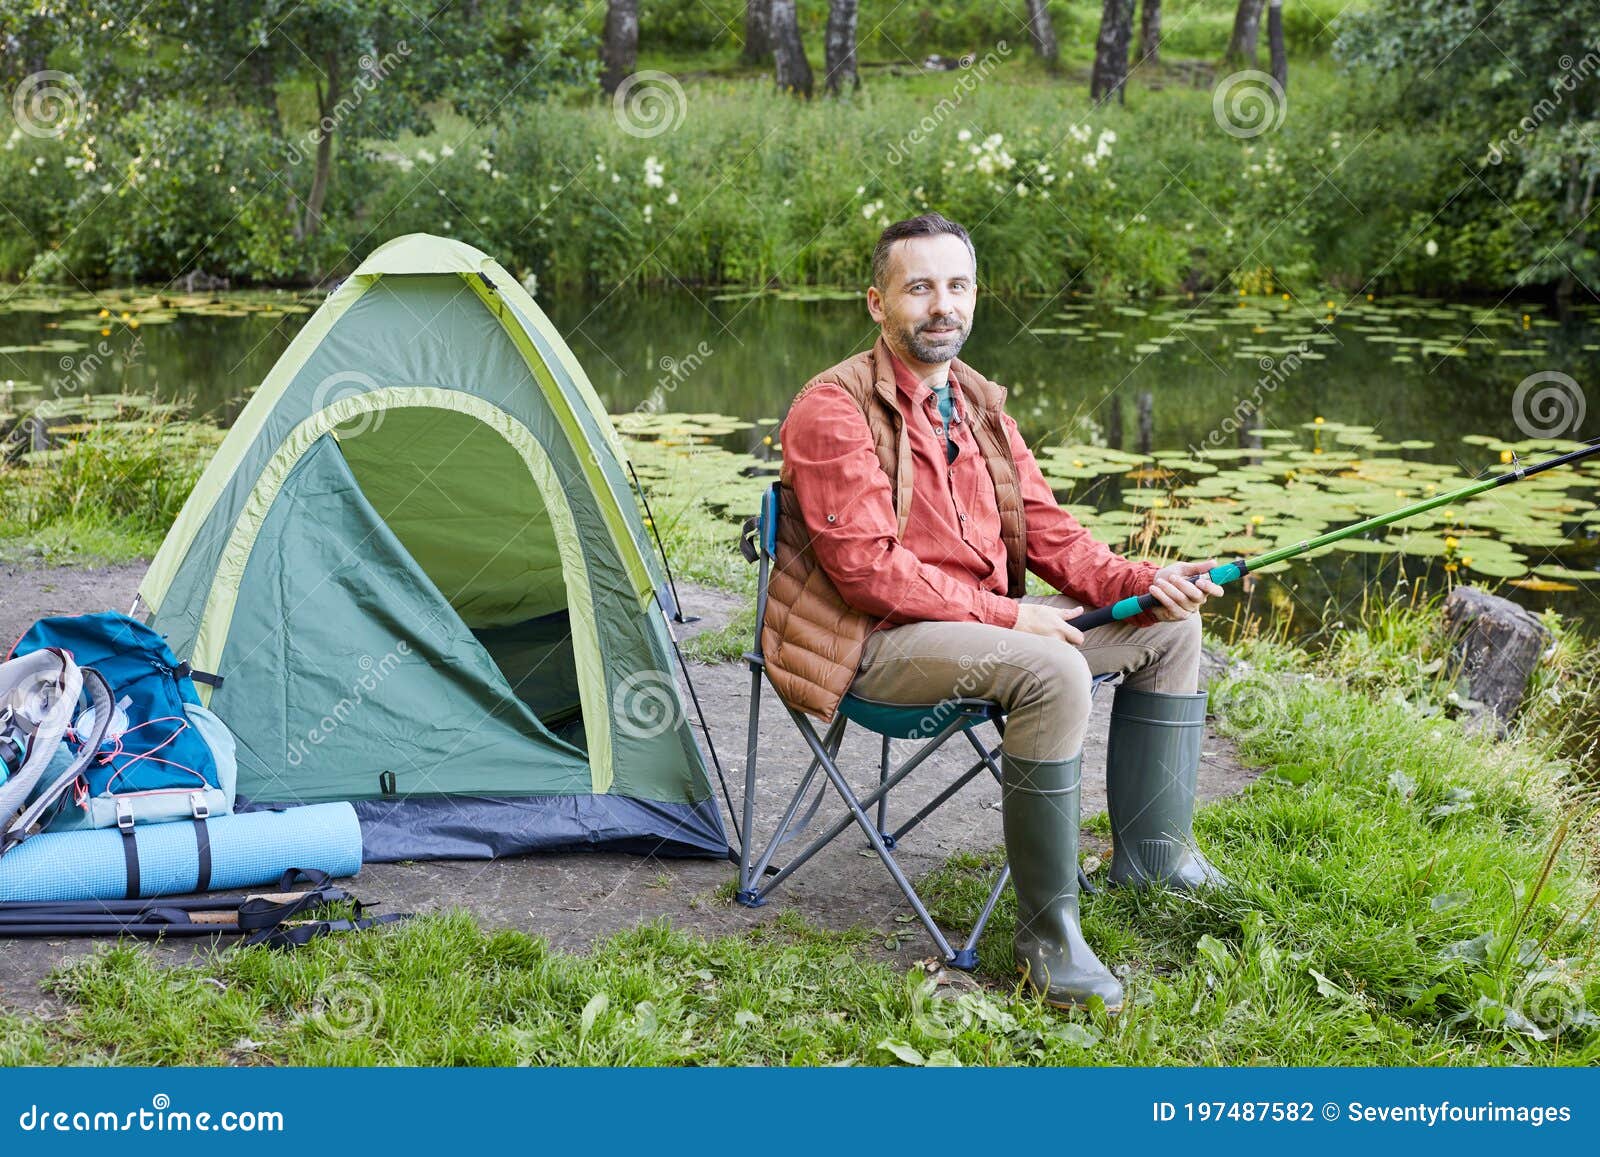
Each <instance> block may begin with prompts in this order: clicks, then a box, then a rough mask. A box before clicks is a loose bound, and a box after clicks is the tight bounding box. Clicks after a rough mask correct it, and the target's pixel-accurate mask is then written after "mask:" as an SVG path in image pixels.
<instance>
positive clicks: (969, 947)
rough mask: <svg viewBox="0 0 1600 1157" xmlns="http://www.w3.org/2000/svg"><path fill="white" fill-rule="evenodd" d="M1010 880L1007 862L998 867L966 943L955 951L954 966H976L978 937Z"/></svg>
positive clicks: (1009, 868)
mask: <svg viewBox="0 0 1600 1157" xmlns="http://www.w3.org/2000/svg"><path fill="white" fill-rule="evenodd" d="M1010 882H1011V865H1010V864H1007V865H1006V866H1005V867H1003V868H1001V869H1000V876H999V878H998V879H996V880H995V882H994V887H993V888H990V889H989V898H988V899H987V900H986V901H984V904H983V911H982V912H979V913H978V922H977V923H976V924H974V925H973V926H972V935H970V936H968V937H967V942H966V944H965V945H963V946H962V948H961V951H960V952H957V953H956V957H955V960H954V961H953V963H954V965H955V967H957V968H961V969H965V970H966V971H968V972H970V971H971V970H972V969H974V968H976V967H978V938H979V937H981V936H982V935H983V930H984V929H985V928H987V927H988V926H989V917H990V916H993V915H994V906H995V905H996V904H997V903H999V901H1000V893H1001V892H1004V891H1005V889H1006V885H1007V884H1009V883H1010Z"/></svg>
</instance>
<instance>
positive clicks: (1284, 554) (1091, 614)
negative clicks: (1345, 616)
mask: <svg viewBox="0 0 1600 1157" xmlns="http://www.w3.org/2000/svg"><path fill="white" fill-rule="evenodd" d="M1596 454H1600V438H1591V439H1589V441H1587V442H1585V443H1584V444H1583V447H1582V449H1578V450H1571V451H1568V452H1567V453H1565V454H1560V455H1558V456H1556V457H1554V458H1550V459H1547V460H1546V461H1544V462H1536V463H1534V464H1533V465H1532V466H1518V467H1517V468H1516V469H1515V470H1512V471H1509V472H1507V473H1505V474H1500V475H1497V476H1495V477H1493V478H1482V479H1479V480H1478V481H1477V482H1469V483H1467V485H1465V486H1463V487H1461V488H1460V489H1459V490H1452V491H1450V492H1449V493H1448V494H1440V495H1437V496H1436V497H1433V498H1425V499H1423V500H1422V501H1421V502H1415V503H1412V504H1411V505H1410V506H1404V507H1401V508H1400V509H1399V510H1394V511H1391V512H1390V513H1388V514H1379V515H1376V516H1374V517H1372V518H1368V519H1364V520H1362V521H1361V522H1357V523H1353V524H1352V525H1350V526H1346V527H1343V528H1341V529H1339V530H1330V531H1328V533H1327V534H1320V535H1318V536H1317V537H1316V538H1308V539H1305V540H1303V541H1301V542H1297V543H1294V544H1293V545H1292V546H1281V547H1279V548H1278V549H1277V550H1269V551H1267V552H1266V553H1265V554H1259V555H1256V556H1255V557H1253V558H1248V559H1246V558H1236V559H1234V560H1233V561H1232V562H1229V563H1223V564H1222V565H1221V566H1215V567H1212V568H1211V570H1210V571H1208V572H1207V573H1206V574H1204V575H1190V576H1188V577H1189V581H1190V582H1192V583H1198V582H1199V581H1200V580H1201V579H1202V578H1209V579H1210V580H1211V581H1212V582H1214V583H1216V584H1217V585H1218V586H1226V585H1227V584H1228V583H1231V582H1238V581H1239V580H1240V579H1242V578H1243V577H1244V576H1245V575H1247V574H1249V573H1250V572H1251V571H1252V570H1259V569H1260V568H1262V567H1265V566H1270V565H1272V564H1273V563H1275V562H1283V561H1284V560H1285V559H1290V558H1295V557H1297V556H1298V555H1302V554H1305V553H1306V552H1307V551H1310V550H1315V549H1317V548H1318V547H1319V546H1327V545H1328V544H1329V543H1333V542H1338V541H1340V540H1341V539H1345V538H1351V537H1353V536H1354V535H1357V534H1361V533H1363V532H1364V531H1368V530H1376V529H1377V528H1378V527H1380V526H1389V525H1391V524H1393V523H1396V522H1399V521H1401V520H1402V519H1406V518H1410V517H1411V516H1412V515H1414V514H1421V513H1422V512H1423V511H1426V510H1432V509H1433V508H1434V507H1436V506H1445V505H1447V504H1449V503H1452V502H1460V501H1461V500H1463V499H1466V498H1472V497H1474V496H1476V495H1479V494H1482V493H1483V492H1484V491H1486V490H1493V489H1495V488H1496V487H1498V486H1507V485H1509V484H1511V483H1513V482H1521V481H1522V480H1523V479H1524V478H1531V477H1533V476H1534V475H1535V474H1542V473H1544V472H1545V471H1546V470H1554V469H1555V468H1556V467H1557V466H1570V465H1572V464H1573V463H1575V462H1581V461H1583V460H1584V459H1585V458H1590V457H1593V456H1595V455H1596ZM1157 605H1158V604H1157V602H1156V597H1155V596H1154V595H1139V596H1137V597H1135V598H1126V599H1123V600H1121V601H1120V602H1116V603H1113V604H1111V605H1110V606H1108V607H1100V608H1098V609H1096V610H1092V611H1085V612H1083V614H1081V615H1079V616H1077V617H1076V618H1073V619H1068V620H1067V622H1068V623H1069V624H1070V625H1071V626H1074V627H1076V628H1078V630H1080V631H1087V630H1090V629H1092V628H1094V627H1102V626H1104V625H1105V624H1107V623H1115V622H1121V621H1122V620H1123V619H1131V618H1133V617H1134V616H1135V615H1140V614H1143V613H1144V612H1145V611H1148V610H1150V609H1151V608H1152V607H1155V606H1157Z"/></svg>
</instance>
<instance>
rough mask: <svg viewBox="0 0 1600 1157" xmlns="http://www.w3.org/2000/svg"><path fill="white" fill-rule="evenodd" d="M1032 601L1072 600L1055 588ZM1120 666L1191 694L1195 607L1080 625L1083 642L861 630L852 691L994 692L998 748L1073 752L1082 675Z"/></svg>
mask: <svg viewBox="0 0 1600 1157" xmlns="http://www.w3.org/2000/svg"><path fill="white" fill-rule="evenodd" d="M1023 601H1024V602H1030V603H1037V602H1042V603H1050V604H1053V605H1060V606H1062V607H1067V608H1071V607H1073V606H1075V605H1076V604H1074V603H1073V602H1072V600H1070V599H1067V598H1065V597H1063V596H1061V595H1046V596H1036V595H1034V596H1029V597H1027V598H1026V599H1024V600H1023ZM1117 671H1120V672H1122V673H1123V675H1124V676H1126V678H1125V679H1124V680H1123V682H1124V683H1125V684H1126V685H1127V686H1129V687H1135V688H1138V689H1140V690H1143V691H1162V692H1166V693H1169V694H1184V693H1193V692H1194V691H1196V690H1198V688H1199V681H1200V616H1199V615H1198V614H1193V615H1190V616H1188V617H1187V618H1184V619H1179V620H1178V621H1177V622H1172V623H1156V624H1155V625H1154V626H1150V627H1132V626H1129V625H1127V624H1126V623H1108V624H1106V625H1105V626H1103V627H1096V628H1095V629H1094V630H1092V631H1086V632H1084V636H1083V646H1081V647H1074V646H1073V645H1072V644H1070V643H1065V642H1062V641H1061V640H1060V639H1047V638H1045V637H1044V636H1042V635H1030V634H1027V633H1026V632H1023V631H1016V630H1011V629H1008V628H1006V627H991V626H988V625H986V624H983V623H935V622H924V623H905V624H903V625H901V626H898V627H889V628H887V629H885V630H881V631H874V632H873V633H872V634H871V635H869V636H868V637H867V645H866V651H865V653H864V655H863V660H862V666H861V671H860V673H859V674H858V675H857V676H856V678H855V682H854V683H852V684H851V687H850V690H851V691H853V692H854V693H856V694H857V695H860V696H862V697H863V698H867V699H877V700H881V701H883V702H886V703H911V704H923V703H930V704H931V703H937V702H939V701H940V700H942V699H948V698H951V697H957V696H959V697H967V698H973V699H991V700H994V701H995V702H997V703H999V704H1000V706H1001V707H1002V708H1003V709H1004V710H1005V712H1006V733H1005V742H1004V744H1003V747H1004V748H1005V750H1006V751H1008V752H1009V753H1011V754H1012V755H1015V756H1019V757H1021V758H1024V759H1037V760H1058V759H1071V758H1072V757H1073V756H1074V755H1077V754H1078V752H1079V751H1081V750H1082V749H1083V735H1084V731H1085V729H1086V727H1087V725H1088V721H1089V682H1090V679H1091V678H1092V677H1093V676H1095V675H1104V674H1108V673H1111V672H1117Z"/></svg>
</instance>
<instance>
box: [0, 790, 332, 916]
mask: <svg viewBox="0 0 1600 1157" xmlns="http://www.w3.org/2000/svg"><path fill="white" fill-rule="evenodd" d="M206 829H207V833H208V835H209V836H210V844H211V883H210V887H211V888H212V889H216V890H221V889H227V888H249V887H253V886H255V885H257V884H267V883H271V882H272V881H275V880H277V879H278V877H279V876H281V875H283V873H284V872H285V871H287V870H288V869H290V868H317V869H320V870H321V871H324V872H327V873H328V874H329V875H330V876H353V875H355V874H356V873H357V872H359V871H360V870H361V824H360V822H359V821H358V820H357V819H356V813H355V809H354V808H352V807H351V806H350V805H349V804H348V803H324V804H311V805H308V806H306V807H296V808H289V809H287V810H284V811H259V812H247V813H244V814H241V815H226V816H215V817H213V818H212V819H209V820H207V821H206ZM195 834H196V833H195V826H194V824H193V823H191V822H188V821H182V822H177V823H164V824H148V825H141V826H140V827H138V828H136V829H135V830H134V839H135V840H136V841H137V843H138V848H139V894H140V896H144V897H149V896H176V895H182V894H184V893H187V892H193V891H195V890H196V884H197V882H198V877H199V872H200V856H199V848H198V845H197V844H196V841H195ZM122 840H123V836H122V834H121V833H120V832H118V831H116V830H114V829H109V828H101V829H98V830H95V831H77V832H46V833H44V834H42V835H37V836H34V837H33V838H32V839H30V840H27V841H26V842H24V843H22V844H19V845H18V846H17V847H15V848H13V849H12V850H11V851H10V852H8V853H6V855H5V856H4V857H0V902H4V901H14V900H115V899H120V898H122V897H123V896H126V895H127V889H128V876H127V862H126V859H125V857H124V854H123V847H122Z"/></svg>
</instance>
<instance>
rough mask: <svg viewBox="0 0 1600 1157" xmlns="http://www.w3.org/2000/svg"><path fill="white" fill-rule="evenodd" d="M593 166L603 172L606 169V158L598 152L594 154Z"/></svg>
mask: <svg viewBox="0 0 1600 1157" xmlns="http://www.w3.org/2000/svg"><path fill="white" fill-rule="evenodd" d="M594 167H595V170H596V171H597V172H601V173H603V172H605V171H606V159H605V158H604V157H602V156H601V155H600V154H599V153H596V154H595V155H594Z"/></svg>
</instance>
